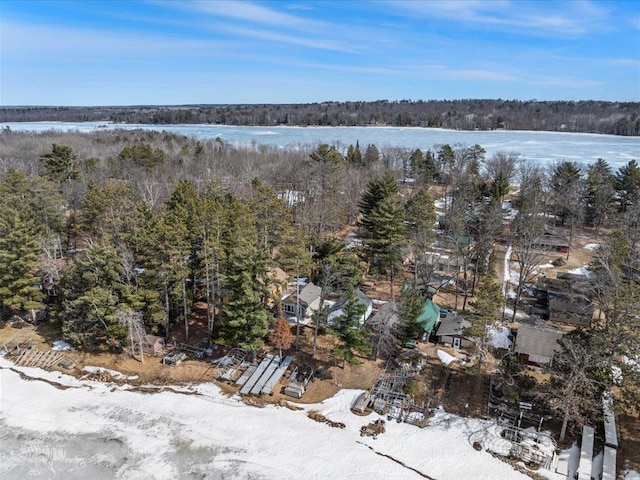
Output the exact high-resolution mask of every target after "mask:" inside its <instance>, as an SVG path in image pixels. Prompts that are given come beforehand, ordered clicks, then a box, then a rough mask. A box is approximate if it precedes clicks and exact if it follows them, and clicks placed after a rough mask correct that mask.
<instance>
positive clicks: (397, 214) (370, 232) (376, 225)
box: [360, 174, 405, 299]
mask: <svg viewBox="0 0 640 480" xmlns="http://www.w3.org/2000/svg"><path fill="white" fill-rule="evenodd" d="M360 211H361V213H362V219H361V221H360V226H361V227H363V228H364V247H365V253H366V255H367V258H368V261H369V264H370V265H371V266H373V267H375V268H376V269H377V270H378V272H380V273H385V274H388V275H389V281H390V285H391V298H392V299H393V297H394V292H393V287H394V278H395V275H396V272H397V271H398V269H399V268H400V265H401V263H402V253H401V251H400V247H401V245H402V242H403V240H404V235H405V225H404V208H403V206H402V204H401V202H400V199H399V197H398V186H397V184H396V182H395V179H394V177H393V175H391V174H386V175H385V176H383V177H381V178H379V179H377V180H374V181H373V182H371V183H369V186H368V188H367V191H366V192H365V193H364V195H363V197H362V200H361V202H360Z"/></svg>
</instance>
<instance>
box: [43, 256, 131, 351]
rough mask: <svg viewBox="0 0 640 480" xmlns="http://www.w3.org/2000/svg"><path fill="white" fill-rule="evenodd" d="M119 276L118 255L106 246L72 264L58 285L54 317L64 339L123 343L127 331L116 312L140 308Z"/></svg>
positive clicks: (76, 341) (83, 342)
mask: <svg viewBox="0 0 640 480" xmlns="http://www.w3.org/2000/svg"><path fill="white" fill-rule="evenodd" d="M122 273H123V272H122V265H121V263H120V261H119V257H118V253H117V252H116V251H115V250H114V249H113V248H112V247H110V246H108V245H101V244H94V245H92V246H91V247H90V248H89V249H88V250H87V251H86V252H85V254H84V255H81V256H77V257H75V258H74V259H73V260H72V261H71V263H70V265H69V268H68V270H67V272H65V274H64V275H63V276H62V279H61V282H60V297H59V300H60V302H59V305H58V306H57V308H56V310H55V311H54V317H53V318H54V319H55V320H57V321H58V322H59V323H60V324H61V325H62V332H63V333H64V335H65V338H66V339H68V340H70V341H72V342H73V343H76V344H80V345H102V346H105V345H111V346H120V345H122V343H123V342H125V341H126V335H127V329H126V327H125V326H123V325H122V324H121V323H120V322H119V321H118V315H117V312H118V310H120V309H125V310H126V309H128V308H133V309H135V307H138V306H139V304H138V299H137V298H136V296H135V293H134V292H133V291H132V289H131V287H129V286H128V285H126V283H125V282H124V279H123V276H122Z"/></svg>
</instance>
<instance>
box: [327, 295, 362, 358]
mask: <svg viewBox="0 0 640 480" xmlns="http://www.w3.org/2000/svg"><path fill="white" fill-rule="evenodd" d="M364 310H365V306H364V305H362V304H361V303H360V302H359V301H358V299H357V297H356V296H355V295H352V296H351V297H350V298H349V301H348V302H347V305H346V306H345V308H344V314H343V315H341V316H339V317H337V318H336V319H334V326H333V328H332V330H331V332H332V333H333V335H334V336H335V337H336V338H337V339H338V342H339V344H338V345H337V346H336V347H334V349H333V354H334V355H335V357H336V358H340V359H342V361H343V366H344V362H348V363H350V364H352V365H358V364H359V363H362V362H361V360H360V359H358V354H360V355H366V354H369V353H371V345H370V343H369V332H368V330H366V329H364V328H362V327H361V326H360V318H361V317H362V315H363V314H364Z"/></svg>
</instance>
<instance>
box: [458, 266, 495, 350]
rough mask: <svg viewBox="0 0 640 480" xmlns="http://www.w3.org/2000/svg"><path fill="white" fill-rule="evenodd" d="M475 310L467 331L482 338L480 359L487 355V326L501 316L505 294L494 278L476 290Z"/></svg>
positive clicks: (470, 334)
mask: <svg viewBox="0 0 640 480" xmlns="http://www.w3.org/2000/svg"><path fill="white" fill-rule="evenodd" d="M470 305H471V306H472V307H473V309H474V312H473V314H472V315H470V316H469V320H471V327H470V328H469V329H468V330H467V332H465V333H466V334H467V335H469V336H470V337H475V338H478V339H479V340H480V342H479V345H478V347H479V348H478V350H479V352H480V361H482V359H483V358H484V357H485V356H486V351H487V326H488V325H491V324H493V323H494V322H496V321H497V320H498V319H499V318H500V314H501V311H502V306H503V305H504V296H503V295H502V291H501V289H500V285H498V284H497V283H496V282H495V281H494V280H493V278H491V277H487V278H485V280H484V281H483V282H482V284H481V285H480V288H478V291H477V292H476V300H475V301H474V302H471V304H470Z"/></svg>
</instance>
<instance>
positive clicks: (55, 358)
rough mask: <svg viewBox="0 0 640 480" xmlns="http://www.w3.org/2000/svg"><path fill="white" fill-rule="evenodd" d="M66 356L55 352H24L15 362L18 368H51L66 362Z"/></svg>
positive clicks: (34, 350) (32, 350)
mask: <svg viewBox="0 0 640 480" xmlns="http://www.w3.org/2000/svg"><path fill="white" fill-rule="evenodd" d="M64 358H65V357H64V355H62V354H61V353H60V352H56V351H54V350H36V349H29V350H23V351H22V353H21V354H20V355H19V356H18V358H17V359H16V361H15V364H16V366H18V367H35V368H50V367H53V366H54V365H57V364H58V363H60V362H61V361H62V360H64Z"/></svg>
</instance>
